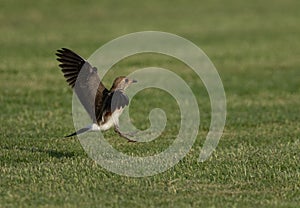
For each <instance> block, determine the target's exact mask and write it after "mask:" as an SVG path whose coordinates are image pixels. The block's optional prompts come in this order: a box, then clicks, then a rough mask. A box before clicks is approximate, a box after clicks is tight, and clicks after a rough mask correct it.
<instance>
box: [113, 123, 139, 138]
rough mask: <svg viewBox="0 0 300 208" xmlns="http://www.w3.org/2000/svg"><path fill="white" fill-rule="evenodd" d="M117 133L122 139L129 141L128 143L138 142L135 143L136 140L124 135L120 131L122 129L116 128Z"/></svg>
mask: <svg viewBox="0 0 300 208" xmlns="http://www.w3.org/2000/svg"><path fill="white" fill-rule="evenodd" d="M115 132H116V133H118V134H119V135H120V137H123V138H125V139H127V141H128V142H136V141H134V140H132V139H130V138H128V136H127V135H126V134H123V133H122V132H121V131H120V129H119V127H118V126H115Z"/></svg>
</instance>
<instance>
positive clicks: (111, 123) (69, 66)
mask: <svg viewBox="0 0 300 208" xmlns="http://www.w3.org/2000/svg"><path fill="white" fill-rule="evenodd" d="M56 55H57V56H58V58H57V60H58V61H59V62H60V64H59V67H60V68H61V71H62V72H63V75H64V77H65V78H66V81H67V83H68V84H69V85H70V86H71V88H72V89H73V90H74V91H75V93H76V95H77V97H78V98H79V100H80V102H81V104H82V105H83V106H84V108H85V110H86V111H87V113H88V114H89V116H90V117H91V119H92V121H93V123H92V124H91V125H88V126H87V127H85V128H82V129H80V130H78V131H76V132H74V133H72V134H70V135H68V136H66V137H71V136H75V135H78V134H82V133H84V132H88V131H105V130H108V129H110V128H112V127H114V130H115V132H117V133H118V134H119V135H120V136H121V137H123V138H125V139H127V140H128V141H130V142H134V141H133V140H131V139H130V138H129V137H128V134H124V133H122V132H121V131H120V128H119V117H120V115H121V114H122V112H123V109H124V108H125V107H126V106H127V105H128V104H129V98H128V97H127V95H126V94H125V90H126V88H127V87H129V86H130V85H131V84H132V83H136V82H137V81H136V80H134V79H130V78H128V77H126V76H120V77H117V78H116V79H115V80H114V82H113V84H112V86H111V88H110V89H109V90H108V89H107V88H106V87H105V86H104V85H103V83H102V82H101V81H100V78H99V76H98V74H97V68H96V67H93V66H92V65H91V64H90V63H89V62H87V61H86V60H85V59H84V58H82V57H81V56H79V55H78V54H76V53H75V52H73V51H72V50H70V49H67V48H62V49H59V50H57V53H56Z"/></svg>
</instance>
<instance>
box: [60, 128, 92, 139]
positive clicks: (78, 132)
mask: <svg viewBox="0 0 300 208" xmlns="http://www.w3.org/2000/svg"><path fill="white" fill-rule="evenodd" d="M89 130H91V128H87V127H85V128H82V129H79V130H78V131H76V132H74V133H72V134H70V135H68V136H65V138H67V137H72V136H76V135H79V134H82V133H84V132H87V131H89Z"/></svg>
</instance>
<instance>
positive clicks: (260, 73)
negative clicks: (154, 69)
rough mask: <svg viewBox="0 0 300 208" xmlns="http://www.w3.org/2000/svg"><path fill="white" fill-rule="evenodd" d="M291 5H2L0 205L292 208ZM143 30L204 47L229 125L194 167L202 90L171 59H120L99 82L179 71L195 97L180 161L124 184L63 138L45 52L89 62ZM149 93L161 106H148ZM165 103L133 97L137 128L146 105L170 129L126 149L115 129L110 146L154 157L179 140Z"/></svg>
mask: <svg viewBox="0 0 300 208" xmlns="http://www.w3.org/2000/svg"><path fill="white" fill-rule="evenodd" d="M299 8H300V2H299V1H296V0H287V1H281V0H272V1H271V0H264V1H258V0H255V1H234V0H229V1H226V2H224V1H220V0H212V1H189V2H183V1H156V0H155V1H147V2H145V1H144V2H140V1H96V0H94V1H88V2H86V1H78V0H76V1H57V0H53V1H49V0H41V1H32V0H28V1H20V0H12V1H6V0H4V1H1V2H0V28H1V35H0V48H1V49H0V57H1V62H0V92H1V93H0V115H1V121H0V122H1V123H0V126H1V127H0V128H1V138H0V147H1V151H0V176H1V180H0V207H132V206H135V207H201V206H202V207H221V206H222V207H223V206H225V207H253V206H260V207H298V206H299V204H300V197H299V196H300V192H299V188H300V182H299V181H300V165H299V164H300V159H299V150H300V140H299V139H300V138H299V135H300V128H299V121H300V118H299V115H300V112H299V104H300V94H299V92H300V69H299V67H300V59H299V54H300V41H299V37H300V27H299V21H300V13H299ZM144 30H158V31H165V32H170V33H175V34H177V35H180V36H182V37H184V38H187V39H189V40H191V41H192V42H194V43H195V44H196V45H198V46H199V47H201V48H202V50H203V51H204V52H205V53H206V54H207V55H208V56H209V57H210V59H211V60H212V62H213V63H214V64H215V66H216V68H217V69H218V71H219V73H220V76H221V78H222V80H223V84H224V87H225V91H226V96H227V110H228V116H227V123H226V128H225V131H224V135H223V137H222V139H221V140H220V143H219V146H218V148H217V150H216V151H215V152H214V154H213V155H212V157H211V158H210V159H209V160H208V161H206V162H205V163H197V157H198V154H199V151H200V149H201V145H202V143H203V141H204V138H205V136H206V134H207V131H208V127H209V122H210V120H209V119H210V116H209V112H210V107H209V100H208V97H207V94H206V90H205V89H204V88H203V85H202V84H201V81H200V80H198V79H197V78H196V77H195V76H193V74H192V73H190V72H191V71H190V70H189V69H186V70H182V69H183V68H184V67H185V66H184V65H183V64H182V63H180V62H178V61H176V60H173V59H171V58H168V57H161V56H157V55H147V54H145V55H141V56H136V57H131V58H129V59H126V60H124V61H122V62H121V63H120V64H118V65H116V66H115V67H114V68H113V69H112V70H111V71H110V73H109V74H108V75H107V76H106V77H104V83H105V84H106V86H109V85H110V83H111V82H112V80H113V77H115V76H117V75H119V74H124V73H125V74H126V73H129V72H131V71H134V70H135V69H138V68H141V67H148V66H153V65H154V66H160V67H165V68H169V69H173V70H174V71H176V72H179V73H180V72H181V73H182V74H180V75H181V76H182V77H183V78H184V79H185V80H186V81H187V83H189V85H190V86H191V88H192V90H193V91H194V92H195V93H198V94H200V95H201V97H199V98H198V102H199V106H200V111H201V112H200V113H201V126H200V128H199V135H198V137H197V142H196V143H195V144H194V146H193V148H192V149H191V151H190V153H189V154H188V155H187V157H186V158H184V159H183V160H182V161H181V162H180V163H179V164H178V165H176V166H175V167H173V168H171V169H170V170H168V171H166V172H164V173H162V174H159V175H156V176H152V177H146V178H128V177H123V176H119V175H116V174H113V173H110V172H108V171H106V170H105V169H103V168H101V167H100V166H97V165H96V164H95V163H94V162H93V161H92V160H91V159H90V158H89V157H88V156H87V155H86V153H85V152H84V150H83V149H82V148H81V146H80V143H79V141H78V140H76V139H75V138H71V139H63V138H62V136H63V135H65V134H67V133H70V132H72V131H73V130H74V128H73V122H72V114H71V107H72V106H71V104H72V103H71V100H72V91H71V90H70V89H69V88H68V86H67V84H66V83H65V81H64V78H63V76H62V74H61V72H60V71H59V69H58V67H57V62H56V60H55V55H54V53H55V51H56V50H57V49H58V48H61V47H69V48H71V49H73V50H75V51H76V52H78V53H80V54H81V55H82V56H83V57H89V55H90V54H92V53H93V52H94V51H95V50H96V49H97V48H99V47H100V46H101V45H103V44H104V43H106V42H108V41H110V40H112V39H114V38H117V37H119V36H121V35H125V34H127V33H132V32H137V31H144ZM199 86H200V87H199ZM152 93H154V95H156V96H157V97H162V96H163V98H164V99H160V100H157V99H152V100H150V101H146V99H145V97H146V98H149V97H151V95H152ZM152 96H153V95H152ZM170 100H171V98H170V97H168V96H165V95H164V94H163V92H159V91H155V92H147V91H145V92H144V93H141V94H139V95H138V96H136V98H134V99H133V100H132V106H131V110H130V111H132V110H134V111H137V112H138V113H137V114H136V115H133V120H134V122H135V124H136V125H137V126H138V127H140V128H146V127H147V125H148V124H149V123H148V120H147V115H148V113H149V110H151V109H152V108H153V105H154V106H155V107H157V106H161V105H162V106H163V107H164V109H165V110H166V113H167V115H168V119H169V120H170V121H174V122H175V124H174V123H172V122H171V124H169V126H167V129H166V131H165V132H164V134H163V135H162V137H161V138H159V139H158V140H157V141H155V142H151V143H150V144H148V145H146V144H128V143H126V141H124V140H122V139H119V138H117V137H116V135H115V134H114V133H113V132H112V131H111V132H107V133H106V135H107V137H108V140H109V141H110V142H111V143H112V144H113V145H114V147H116V148H118V149H120V150H122V151H124V152H126V153H128V154H131V153H134V154H142V155H147V154H153V153H154V152H160V151H162V150H163V149H165V148H166V147H167V146H168V145H169V144H170V142H172V139H174V137H175V136H176V134H177V131H178V128H177V126H176V124H178V122H177V123H176V121H178V117H176V116H177V115H176V114H174V113H172V112H174V110H175V111H176V112H177V110H178V109H176V103H175V102H174V101H173V102H170V104H168V105H166V104H165V103H169V102H168V101H170ZM173 124H174V125H173Z"/></svg>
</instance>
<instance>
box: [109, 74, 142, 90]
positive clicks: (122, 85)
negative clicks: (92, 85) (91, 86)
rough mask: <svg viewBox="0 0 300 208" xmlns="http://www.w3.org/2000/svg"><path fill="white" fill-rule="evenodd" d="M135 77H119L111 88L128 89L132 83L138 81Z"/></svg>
mask: <svg viewBox="0 0 300 208" xmlns="http://www.w3.org/2000/svg"><path fill="white" fill-rule="evenodd" d="M136 82H137V81H136V80H134V79H130V78H128V77H125V76H120V77H117V78H116V79H115V81H114V83H113V85H112V87H111V90H126V88H127V87H129V86H130V85H131V84H132V83H136Z"/></svg>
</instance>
